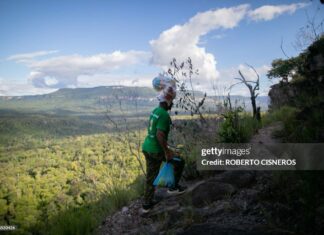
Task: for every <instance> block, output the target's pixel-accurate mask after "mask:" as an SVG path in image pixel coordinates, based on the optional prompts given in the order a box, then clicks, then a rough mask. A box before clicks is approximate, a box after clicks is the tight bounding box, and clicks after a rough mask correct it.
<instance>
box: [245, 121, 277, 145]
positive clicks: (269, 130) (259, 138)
mask: <svg viewBox="0 0 324 235" xmlns="http://www.w3.org/2000/svg"><path fill="white" fill-rule="evenodd" d="M282 128H283V124H282V123H281V122H276V123H273V124H271V125H269V126H266V127H263V128H261V129H259V130H258V133H257V134H256V135H254V136H253V137H252V138H251V140H250V143H260V144H273V143H280V142H281V141H280V139H276V138H274V137H273V133H274V132H276V131H278V130H281V129H282Z"/></svg>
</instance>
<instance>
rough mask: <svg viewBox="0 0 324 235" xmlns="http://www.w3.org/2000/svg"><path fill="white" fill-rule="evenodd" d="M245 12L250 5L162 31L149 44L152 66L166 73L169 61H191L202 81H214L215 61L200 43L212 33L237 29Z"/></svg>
mask: <svg viewBox="0 0 324 235" xmlns="http://www.w3.org/2000/svg"><path fill="white" fill-rule="evenodd" d="M248 8H249V5H247V4H244V5H239V6H236V7H231V8H221V9H216V10H210V11H206V12H202V13H198V14H196V15H195V16H194V17H192V18H191V19H190V20H189V21H188V22H187V23H185V24H183V25H175V26H173V27H172V28H170V29H168V30H165V31H164V32H162V33H161V34H160V36H159V38H158V39H156V40H151V41H150V44H151V49H152V55H153V57H152V63H153V64H155V65H158V66H161V67H162V68H164V69H165V68H166V66H168V65H169V63H170V61H171V60H172V58H176V59H177V60H179V61H183V60H185V59H187V58H188V57H190V58H191V59H192V62H193V64H194V66H195V67H196V68H199V73H200V77H201V78H204V79H213V78H217V77H218V75H219V73H218V71H217V69H216V59H215V57H214V55H213V54H211V53H208V52H206V49H205V48H204V47H201V44H199V40H200V38H201V36H203V35H205V34H207V33H208V32H210V31H212V30H215V29H219V28H224V29H231V28H234V27H236V26H237V25H238V23H239V22H240V21H241V20H242V19H243V18H244V16H245V15H246V14H247V11H248Z"/></svg>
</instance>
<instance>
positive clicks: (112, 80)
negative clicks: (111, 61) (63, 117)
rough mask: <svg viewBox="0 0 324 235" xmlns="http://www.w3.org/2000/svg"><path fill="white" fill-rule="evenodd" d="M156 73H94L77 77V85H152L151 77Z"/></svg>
mask: <svg viewBox="0 0 324 235" xmlns="http://www.w3.org/2000/svg"><path fill="white" fill-rule="evenodd" d="M154 76H156V74H140V75H138V74H126V75H120V74H94V75H81V76H79V77H78V79H77V80H78V87H95V86H114V85H118V86H146V87H151V86H152V78H153V77H154Z"/></svg>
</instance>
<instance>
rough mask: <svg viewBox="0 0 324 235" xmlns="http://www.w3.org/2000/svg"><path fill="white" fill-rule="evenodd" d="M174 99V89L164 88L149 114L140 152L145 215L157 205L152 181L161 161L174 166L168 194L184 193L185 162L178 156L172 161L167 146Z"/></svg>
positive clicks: (171, 153)
mask: <svg viewBox="0 0 324 235" xmlns="http://www.w3.org/2000/svg"><path fill="white" fill-rule="evenodd" d="M175 97H176V90H175V88H174V87H172V86H169V87H166V88H165V89H164V90H163V91H162V92H161V94H160V95H159V96H158V97H157V98H158V100H159V102H160V103H159V106H158V107H156V108H155V109H154V110H153V111H152V112H151V114H150V118H149V126H148V132H147V136H146V138H145V141H144V143H143V145H142V152H143V154H144V156H145V160H146V184H145V191H144V203H143V206H142V210H143V212H144V213H147V212H148V211H149V210H150V209H151V208H152V207H153V206H154V205H155V204H156V203H157V202H156V201H154V191H155V188H154V186H153V181H154V179H155V178H156V177H157V175H158V173H159V170H160V166H161V163H162V162H163V161H167V162H171V163H172V164H173V166H174V176H175V186H174V187H173V188H169V189H168V194H170V195H177V194H182V193H184V192H185V188H184V187H182V186H180V185H179V180H180V178H181V175H182V171H183V168H184V165H185V162H184V160H183V159H181V158H178V156H177V161H176V160H175V159H174V160H173V157H174V156H175V154H174V152H173V151H172V150H170V149H169V148H168V144H167V141H168V134H169V131H170V126H171V124H172V122H171V118H170V115H169V113H168V111H169V110H171V108H172V105H173V103H172V101H173V100H174V98H175ZM179 159H180V161H179Z"/></svg>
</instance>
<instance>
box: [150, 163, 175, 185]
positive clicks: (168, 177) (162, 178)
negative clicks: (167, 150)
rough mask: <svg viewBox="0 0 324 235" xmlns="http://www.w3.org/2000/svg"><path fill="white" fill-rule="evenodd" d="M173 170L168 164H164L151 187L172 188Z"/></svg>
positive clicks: (173, 180)
mask: <svg viewBox="0 0 324 235" xmlns="http://www.w3.org/2000/svg"><path fill="white" fill-rule="evenodd" d="M174 184H175V179H174V169H173V165H172V164H171V163H170V162H167V163H164V165H163V166H162V168H161V169H160V172H159V174H158V176H157V177H156V178H155V180H154V182H153V185H154V186H158V187H168V188H172V187H174Z"/></svg>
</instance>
